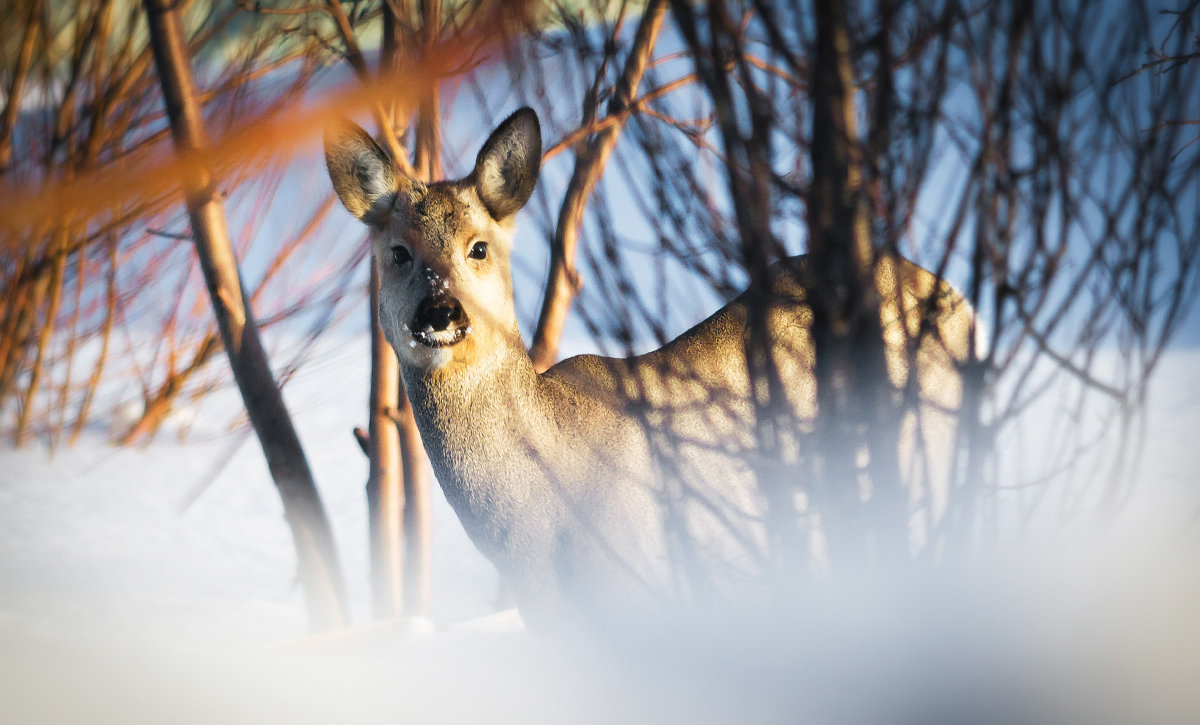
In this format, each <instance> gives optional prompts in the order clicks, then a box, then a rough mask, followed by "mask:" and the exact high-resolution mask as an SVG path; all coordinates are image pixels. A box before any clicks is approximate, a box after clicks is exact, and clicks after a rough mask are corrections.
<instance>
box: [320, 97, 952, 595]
mask: <svg viewBox="0 0 1200 725" xmlns="http://www.w3.org/2000/svg"><path fill="white" fill-rule="evenodd" d="M540 155H541V139H540V131H539V129H538V124H537V119H536V116H534V114H533V112H532V111H529V110H528V109H523V110H522V111H518V112H517V113H515V114H514V115H513V116H511V117H510V118H509V119H507V120H506V121H504V122H503V123H502V124H501V125H500V126H499V127H498V128H497V130H496V131H495V132H493V134H492V136H491V137H490V138H489V139H488V141H487V143H485V144H484V147H483V149H482V150H481V151H480V152H479V156H478V158H477V160H476V165H475V169H474V171H473V172H472V174H471V175H470V176H468V177H467V178H466V179H463V180H460V181H455V182H439V183H436V184H430V185H425V184H421V183H419V182H416V181H413V180H410V179H406V178H403V177H401V176H399V175H397V174H396V172H394V171H393V169H392V165H391V163H390V161H389V159H388V158H387V156H386V155H385V154H384V152H383V151H382V150H381V149H380V148H379V147H378V146H377V145H376V144H375V143H374V142H373V141H372V140H371V139H370V137H369V136H368V135H367V134H366V133H365V132H363V131H362V130H361V129H358V128H357V127H353V126H347V127H345V128H342V129H340V130H338V131H336V132H334V133H332V134H329V135H327V138H326V160H327V163H328V166H329V169H330V175H331V178H332V180H333V183H334V187H335V189H336V190H337V192H338V194H339V196H340V198H341V199H342V201H343V203H344V204H345V206H346V207H347V209H349V210H350V211H351V212H352V213H354V214H355V215H356V216H358V217H359V218H360V219H362V220H364V221H365V222H366V223H367V224H368V225H369V226H370V227H371V229H372V238H373V252H374V258H375V263H376V264H377V265H378V267H379V270H380V278H381V292H380V319H381V322H382V324H383V327H384V332H385V334H386V335H387V337H388V340H389V341H390V343H391V344H392V346H393V347H394V348H395V349H396V352H397V354H398V356H399V358H400V361H401V369H402V372H403V376H404V382H405V385H406V389H407V391H408V395H409V397H410V399H411V400H412V403H413V408H414V413H415V416H416V420H417V424H418V427H419V429H420V432H421V436H422V440H423V441H424V444H425V447H426V450H427V451H428V453H429V456H430V460H431V462H432V464H433V467H434V470H435V472H436V474H437V477H438V480H439V482H440V483H441V485H442V488H443V490H444V492H445V494H446V497H447V499H448V501H449V502H450V504H451V505H452V507H453V508H454V510H455V512H456V514H457V515H458V517H459V519H460V520H461V521H462V524H463V526H464V527H465V529H466V531H467V533H468V535H469V536H470V537H471V539H472V541H473V542H474V543H475V544H476V546H477V547H478V548H479V549H480V550H481V551H482V552H483V553H484V554H485V555H486V556H487V557H488V558H489V559H491V560H492V562H493V563H495V564H496V566H497V567H498V568H499V569H500V571H501V573H502V575H503V576H504V578H505V580H506V581H507V582H508V583H509V585H510V586H511V587H512V588H513V590H514V594H515V595H516V598H517V601H518V604H519V605H520V607H521V609H522V613H523V614H524V615H525V616H526V617H527V618H532V619H550V618H553V617H555V616H558V615H561V614H564V613H567V612H570V611H573V610H579V609H595V608H597V607H603V606H606V605H611V606H612V607H616V608H618V609H629V608H636V607H639V606H642V605H644V604H647V603H654V602H662V601H664V600H670V599H672V598H674V597H675V596H677V595H679V594H680V593H681V592H683V593H686V594H690V595H695V594H699V593H703V591H705V590H706V589H707V588H709V587H717V588H723V587H725V586H729V585H732V586H738V585H740V584H745V583H747V582H750V581H754V580H756V579H757V578H759V577H761V575H762V574H763V571H764V566H765V561H764V559H763V551H764V548H765V543H766V523H765V519H766V514H767V507H766V502H765V499H764V496H763V494H762V491H761V489H760V481H759V480H758V478H757V477H756V475H755V472H754V471H753V470H752V468H751V465H750V461H752V460H753V455H754V450H755V436H754V415H755V412H754V406H753V404H752V402H751V396H750V389H749V385H750V384H749V374H748V372H747V365H746V357H745V339H746V331H747V316H748V313H747V305H746V301H745V299H743V298H738V299H736V300H734V301H733V302H731V303H729V304H728V305H726V306H725V307H723V308H722V309H720V310H718V311H717V312H716V313H714V314H713V315H712V316H711V317H709V318H708V319H707V320H705V321H703V322H701V323H700V324H698V325H697V326H695V327H694V328H692V329H691V330H689V331H687V332H685V333H684V334H683V335H681V336H680V337H678V338H677V339H675V340H674V341H672V342H670V343H668V344H667V345H666V346H664V347H663V348H661V349H659V350H656V351H654V352H651V353H648V354H646V355H642V356H639V357H635V358H630V359H609V358H601V357H597V356H591V355H583V356H578V357H574V358H571V359H568V360H565V361H563V362H561V363H559V364H558V365H555V366H554V367H552V368H551V369H550V370H548V371H546V372H545V373H543V374H538V373H537V372H536V371H535V370H534V368H533V364H532V361H531V360H530V358H529V355H528V354H527V352H526V350H525V347H524V345H523V343H522V341H521V337H520V334H519V330H518V327H517V322H516V316H515V311H514V307H513V302H512V282H511V276H510V272H509V262H508V256H509V250H510V249H511V244H512V231H513V221H514V216H515V214H516V211H517V210H518V209H520V207H521V206H523V205H524V203H525V202H526V201H527V200H528V198H529V195H530V194H531V193H532V189H533V185H534V182H535V181H536V178H537V173H538V167H539V164H540ZM805 264H806V262H805V259H804V258H802V257H801V258H794V259H789V260H784V261H783V262H782V263H780V264H779V265H778V266H777V268H776V273H775V276H774V281H773V289H772V291H771V292H772V294H771V296H770V299H771V307H770V312H769V314H768V328H769V332H770V334H769V339H770V340H771V345H772V349H773V353H774V355H773V356H774V359H775V362H776V365H777V367H778V369H779V374H780V378H781V379H782V380H783V381H784V394H785V397H786V400H787V407H788V408H790V410H791V413H792V417H793V419H794V420H796V421H798V424H799V425H800V426H804V425H806V423H807V422H809V421H811V420H812V417H813V413H814V410H815V407H816V403H815V384H814V382H813V375H812V367H813V353H812V351H813V346H812V341H811V337H810V327H811V312H810V310H809V308H808V307H807V306H806V305H805V304H804V290H803V288H802V287H801V285H800V283H799V279H800V277H801V276H802V275H801V271H802V269H803V266H804V265H805ZM880 270H881V271H880V272H879V273H880V274H883V275H885V276H886V275H891V277H890V278H889V279H888V280H882V281H885V282H891V283H894V285H893V286H894V287H895V288H896V289H897V290H901V292H900V294H898V295H897V298H896V299H895V300H892V301H891V302H889V303H887V304H885V305H884V307H885V310H884V315H885V317H888V316H890V318H891V324H892V325H893V327H895V328H896V329H894V330H892V331H891V332H890V333H889V334H888V335H885V337H887V338H888V339H889V344H892V342H893V341H894V342H895V346H896V348H897V354H896V355H891V354H889V372H891V373H893V376H894V377H899V378H902V377H903V376H904V375H906V374H907V365H908V362H907V357H905V356H904V355H901V354H899V351H900V350H902V349H903V340H904V339H905V335H906V334H911V333H915V331H916V326H917V325H918V324H919V319H920V314H919V312H918V311H919V310H920V309H921V305H922V304H924V301H925V300H926V299H928V298H930V297H931V296H932V297H934V298H936V299H937V304H938V306H939V307H938V309H939V310H940V313H939V323H938V325H939V330H938V331H939V333H940V335H938V336H937V337H938V340H937V341H935V342H934V343H932V344H924V343H923V344H922V345H921V346H920V349H919V352H918V353H917V355H916V362H917V365H918V378H919V381H920V387H921V391H922V394H923V395H926V396H927V397H928V398H929V399H930V400H931V401H933V402H934V403H936V405H937V406H939V407H944V408H953V407H954V406H955V405H957V399H958V396H959V390H958V387H957V384H956V381H957V377H956V376H954V374H953V369H954V358H955V357H956V356H960V355H961V351H962V349H963V348H965V344H964V342H963V341H965V339H966V337H965V336H966V330H967V319H968V318H967V312H966V310H965V304H959V303H960V302H961V300H958V298H957V297H956V296H954V295H953V293H952V292H950V291H949V288H948V287H945V286H944V285H940V283H938V282H937V280H936V279H935V278H934V277H933V275H931V274H929V273H928V272H926V271H924V270H921V269H920V268H919V267H916V266H915V265H912V264H910V263H907V262H903V261H901V260H896V261H895V263H894V264H891V265H882V266H881V267H880ZM885 323H887V320H885ZM885 326H886V324H885ZM946 341H950V342H946ZM890 352H891V350H890V349H889V353H890Z"/></svg>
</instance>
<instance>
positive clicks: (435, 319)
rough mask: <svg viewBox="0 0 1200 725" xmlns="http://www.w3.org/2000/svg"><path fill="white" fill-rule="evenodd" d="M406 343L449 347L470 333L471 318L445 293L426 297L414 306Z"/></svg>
mask: <svg viewBox="0 0 1200 725" xmlns="http://www.w3.org/2000/svg"><path fill="white" fill-rule="evenodd" d="M409 332H410V333H411V334H412V340H411V341H410V342H409V346H410V347H416V346H417V344H418V343H419V344H421V345H424V346H426V347H433V348H438V347H450V346H452V345H457V344H458V343H460V342H462V341H463V340H465V339H466V337H467V335H469V334H470V333H471V321H470V319H469V318H468V317H467V313H466V312H465V311H464V310H463V308H462V305H461V304H460V303H459V301H458V300H457V299H455V298H454V297H451V296H450V295H447V294H437V295H433V296H431V297H428V298H426V299H425V300H424V301H423V302H421V304H420V305H418V306H417V313H416V316H415V317H413V321H412V325H411V326H410V327H409Z"/></svg>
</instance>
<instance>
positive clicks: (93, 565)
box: [0, 341, 1200, 724]
mask: <svg viewBox="0 0 1200 725" xmlns="http://www.w3.org/2000/svg"><path fill="white" fill-rule="evenodd" d="M365 347H366V344H365V341H356V342H354V343H353V344H348V345H341V346H338V347H337V349H336V350H335V351H334V352H330V353H324V354H322V355H321V356H319V357H318V358H317V359H316V360H314V361H313V363H312V364H310V365H309V366H308V367H306V368H305V369H304V372H303V373H302V374H300V375H298V376H297V377H296V378H295V379H294V380H293V381H292V382H291V383H289V386H288V388H287V397H288V400H289V405H290V406H291V408H292V410H293V412H294V413H295V415H296V417H297V421H298V424H299V427H300V432H301V435H302V437H303V438H304V441H305V444H306V449H307V451H308V453H309V456H310V457H311V462H312V465H313V468H314V470H315V473H316V476H317V480H318V481H319V482H320V483H321V485H322V487H323V488H322V495H323V497H324V499H325V502H326V506H327V507H328V509H329V513H330V516H331V519H332V521H333V525H334V530H335V531H336V532H337V533H338V535H339V541H338V543H339V546H340V552H341V556H342V558H343V562H344V565H345V568H346V572H347V576H348V580H349V584H350V586H351V591H350V596H351V601H352V606H353V607H354V612H353V613H354V615H355V616H356V618H357V620H358V621H360V622H365V621H367V619H368V616H367V611H368V607H369V598H370V597H369V592H367V591H366V585H367V581H368V576H367V551H366V533H365V532H366V523H365V511H364V510H363V509H364V502H363V495H362V483H363V481H364V480H365V477H366V461H365V459H364V458H363V457H362V455H361V453H360V452H359V451H358V449H357V447H356V445H355V443H354V441H353V439H352V437H351V436H350V434H349V431H350V429H351V427H352V426H353V425H355V424H356V423H358V422H359V421H358V417H359V416H360V414H361V410H363V408H364V406H363V405H360V404H358V401H350V402H348V401H347V399H346V398H347V396H346V388H345V385H344V384H343V382H342V381H345V380H349V379H353V378H354V376H356V375H357V374H358V373H357V370H358V367H357V366H358V365H359V362H360V361H361V360H362V359H365V358H364V355H365ZM1197 363H1200V354H1197V353H1196V352H1183V353H1176V354H1173V355H1172V357H1170V358H1168V360H1167V362H1166V364H1165V366H1164V370H1163V371H1162V374H1161V376H1160V377H1159V379H1158V381H1157V382H1156V385H1155V388H1154V391H1153V393H1152V396H1153V397H1152V403H1151V405H1152V408H1151V414H1150V416H1149V421H1148V428H1147V432H1146V440H1147V447H1146V450H1145V451H1144V465H1143V473H1142V476H1143V479H1144V484H1143V485H1141V487H1140V488H1139V497H1138V499H1137V500H1136V501H1131V502H1130V503H1128V504H1127V505H1126V507H1125V511H1124V514H1125V515H1124V516H1123V517H1122V519H1121V521H1119V522H1117V523H1115V524H1112V525H1110V526H1106V527H1103V528H1101V527H1099V526H1095V527H1093V526H1090V525H1088V526H1081V527H1078V529H1079V530H1078V531H1076V530H1072V531H1071V532H1070V533H1067V532H1066V531H1065V530H1064V529H1061V528H1059V529H1055V530H1054V531H1052V532H1047V534H1045V535H1040V534H1037V535H1029V536H1024V537H1021V538H1020V539H1019V543H1017V544H1014V545H1012V546H1010V547H1008V548H1007V549H1006V553H1005V554H1004V555H992V556H988V557H983V556H973V557H970V558H969V559H964V563H963V564H961V565H956V566H953V567H951V566H947V567H942V568H939V569H937V570H930V571H913V570H909V571H906V572H904V573H902V574H900V573H888V572H883V573H877V574H874V575H872V576H870V577H863V578H860V579H858V580H850V579H848V578H845V577H843V578H841V579H837V580H831V581H828V582H825V583H823V584H819V585H815V586H814V590H813V591H811V592H808V593H806V596H804V597H802V598H800V599H799V601H798V602H792V603H791V604H790V605H789V608H788V609H787V610H786V611H754V612H737V613H734V612H729V611H724V612H721V613H719V614H711V613H710V614H709V615H707V616H702V615H700V614H698V613H693V616H692V617H691V618H685V617H684V615H683V614H681V615H680V620H679V622H678V623H677V624H678V626H676V627H672V628H669V629H666V628H658V627H654V626H651V625H650V624H649V623H637V622H631V623H630V625H629V629H628V631H627V632H626V633H625V635H626V636H620V637H613V636H610V637H608V638H606V639H604V640H603V641H597V640H595V639H588V638H584V637H580V638H578V639H568V638H566V637H564V636H555V637H547V636H539V635H537V634H536V633H530V632H526V631H524V630H523V628H522V625H521V621H520V617H519V615H517V614H516V613H515V612H513V611H507V612H500V613H497V614H492V613H490V602H491V600H492V597H493V595H494V592H495V586H496V575H495V573H494V571H493V570H492V569H491V568H490V566H489V565H488V564H487V563H486V562H485V561H484V560H483V559H482V557H481V556H479V554H478V553H477V552H475V551H474V549H473V548H472V546H471V545H470V543H469V542H468V541H467V539H466V537H465V535H464V534H463V533H462V532H461V530H460V528H459V527H458V525H457V522H456V521H455V520H454V517H453V514H452V512H451V511H450V509H449V507H448V506H447V505H446V503H445V502H444V501H442V500H438V501H437V502H436V506H435V512H434V516H435V524H436V525H435V536H436V540H435V542H434V549H433V550H434V555H435V557H436V558H435V562H434V576H435V581H434V602H433V611H434V612H435V613H436V615H437V619H435V620H433V621H428V620H405V621H395V622H383V623H378V624H373V625H365V626H360V627H358V628H356V629H353V630H350V631H346V632H338V633H332V634H324V635H313V636H304V634H303V632H304V627H305V622H304V612H303V604H302V599H301V596H300V593H299V592H298V591H297V589H296V587H295V582H294V575H295V573H294V566H295V564H294V554H293V553H292V550H291V541H290V536H289V533H288V531H287V528H286V525H285V524H284V522H283V520H282V517H281V513H280V505H279V502H278V497H277V495H276V494H275V492H274V491H273V489H272V487H271V484H270V479H269V476H268V474H267V471H266V468H265V465H264V464H263V462H262V461H261V457H260V456H259V455H258V452H257V450H256V447H255V446H254V445H253V443H252V441H251V442H250V444H247V445H243V444H241V443H239V441H241V440H243V438H242V437H241V434H234V435H232V436H230V435H227V434H223V433H221V430H222V428H223V426H224V425H225V424H226V423H227V422H228V420H229V419H230V417H231V411H232V410H235V409H236V399H235V398H233V397H230V399H228V400H226V401H224V402H220V401H215V402H211V403H209V402H206V403H205V407H203V408H202V409H200V410H198V411H196V412H195V417H194V419H193V420H189V421H187V424H188V425H190V426H191V428H192V442H190V443H188V444H186V445H183V444H179V443H174V442H172V443H160V444H156V445H155V446H153V447H151V448H146V449H141V450H115V449H112V448H110V447H108V446H107V444H106V443H105V442H104V440H105V439H104V437H103V435H101V433H100V432H97V433H95V435H94V437H92V438H90V439H88V440H86V441H85V442H83V443H81V444H80V445H79V446H77V447H76V448H74V449H71V450H66V451H60V452H59V453H58V454H57V455H56V457H55V458H53V459H48V458H47V457H46V454H45V452H44V451H36V450H31V451H18V452H12V451H6V452H4V453H2V454H0V722H5V723H60V722H89V723H141V722H146V723H161V722H172V723H177V722H182V723H191V722H195V723H214V722H221V723H243V722H245V723H263V722H289V723H323V722H353V723H375V722H401V721H402V722H489V723H490V722H597V723H607V722H648V723H649V722H684V721H696V722H756V723H757V722H789V723H791V722H814V723H841V722H846V723H850V722H853V723H868V724H870V723H942V722H945V723H956V722H972V723H1024V722H1029V723H1035V722H1038V723H1040V722H1045V723H1060V722H1061V723H1110V722H1111V723H1133V722H1136V723H1184V722H1195V721H1196V717H1197V713H1200V688H1196V687H1195V683H1196V682H1197V681H1200V654H1198V653H1200V620H1198V618H1197V617H1196V614H1195V613H1196V612H1198V611H1200V566H1197V564H1198V563H1200V558H1198V556H1197V555H1198V554H1200V546H1197V545H1198V544H1200V541H1198V538H1200V532H1197V526H1196V525H1195V524H1194V521H1195V516H1196V512H1197V510H1198V509H1197V502H1198V500H1200V495H1198V492H1197V487H1196V485H1195V483H1196V473H1195V471H1196V470H1197V466H1198V465H1200V461H1198V460H1197V459H1198V457H1200V453H1198V452H1197V450H1196V448H1195V446H1194V445H1193V444H1192V443H1191V436H1190V431H1191V430H1192V428H1193V424H1194V422H1195V420H1196V416H1197V413H1198V412H1200V382H1198V381H1196V380H1195V379H1194V376H1193V375H1192V373H1191V372H1190V371H1192V370H1195V369H1196V365H1197ZM331 381H332V382H333V383H334V384H331ZM363 395H364V396H365V391H364V393H363ZM231 396H232V394H231ZM223 406H224V407H223ZM163 439H164V440H167V439H169V436H164V437H163Z"/></svg>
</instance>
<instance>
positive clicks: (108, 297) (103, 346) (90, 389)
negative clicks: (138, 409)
mask: <svg viewBox="0 0 1200 725" xmlns="http://www.w3.org/2000/svg"><path fill="white" fill-rule="evenodd" d="M118 248H119V243H118V241H117V237H116V235H115V234H113V235H110V236H109V239H108V279H107V289H106V290H105V307H106V310H105V313H104V324H103V325H102V326H101V329H100V354H99V356H98V357H97V359H96V365H95V367H93V368H92V374H91V377H89V378H88V382H87V387H86V388H85V389H84V391H83V400H82V401H80V403H79V412H78V413H77V414H76V416H75V424H74V425H73V426H72V427H71V436H70V437H69V438H68V439H67V445H69V446H73V445H75V442H76V441H78V440H79V434H80V433H82V432H83V426H85V425H86V424H87V419H88V415H89V413H90V412H91V408H92V399H93V398H94V397H95V395H96V388H98V387H99V386H100V377H101V375H102V374H103V372H104V364H105V362H106V361H107V360H108V345H109V342H110V340H111V339H112V329H113V323H114V322H115V321H116V318H117V303H118V300H119V297H118V295H117V250H118ZM79 253H80V254H83V252H79Z"/></svg>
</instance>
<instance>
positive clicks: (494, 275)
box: [325, 108, 542, 372]
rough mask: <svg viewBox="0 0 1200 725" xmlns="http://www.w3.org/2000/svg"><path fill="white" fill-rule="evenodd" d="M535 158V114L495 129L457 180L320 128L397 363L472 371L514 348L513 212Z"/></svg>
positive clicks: (364, 137) (360, 137) (344, 130)
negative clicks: (356, 224)
mask: <svg viewBox="0 0 1200 725" xmlns="http://www.w3.org/2000/svg"><path fill="white" fill-rule="evenodd" d="M541 158H542V137H541V129H540V127H539V125H538V120H537V116H536V115H535V114H534V112H533V110H531V109H529V108H522V109H521V110H519V111H517V112H516V113H514V114H512V115H511V116H509V117H508V118H507V119H505V120H504V122H503V123H501V124H500V125H499V126H498V127H497V128H496V130H495V131H493V132H492V134H491V136H490V137H488V139H487V141H486V142H485V143H484V144H483V147H482V148H481V149H480V151H479V155H478V156H477V157H476V159H475V168H474V169H473V170H472V171H471V173H470V175H468V176H467V177H466V178H463V179H460V180H458V181H441V182H437V183H432V184H426V183H423V182H421V181H418V180H416V179H412V178H409V177H408V176H406V175H404V174H403V173H401V172H400V171H398V170H397V169H396V168H395V166H394V165H393V163H392V160H391V159H390V158H389V157H388V155H387V154H386V153H385V152H384V151H383V149H382V148H380V147H379V145H378V144H377V143H375V141H374V140H373V139H372V138H371V137H370V136H369V135H368V134H367V132H366V131H364V130H363V129H361V128H359V127H358V126H355V125H354V124H352V123H349V122H343V123H342V124H340V125H338V126H337V127H335V128H332V129H330V130H328V131H327V133H326V136H325V163H326V164H327V166H328V167H329V175H330V178H331V179H332V180H333V187H334V189H335V190H336V191H337V195H338V197H339V198H340V199H341V200H342V204H344V205H345V207H346V209H347V210H349V211H350V213H351V214H353V215H355V216H356V217H358V218H359V219H360V220H362V221H363V222H364V223H366V224H367V226H368V227H369V229H370V230H371V247H372V254H373V257H374V260H375V265H376V267H377V269H378V270H379V279H380V298H379V299H380V303H379V307H380V310H379V311H380V321H381V324H382V326H383V331H384V334H385V335H386V336H387V339H388V341H389V342H390V343H391V344H392V347H393V348H395V350H396V354H397V355H398V356H399V358H400V361H401V364H402V365H405V366H408V367H410V368H417V369H420V370H423V371H426V372H433V371H446V370H450V369H453V368H456V367H459V366H473V365H476V364H479V363H481V362H484V361H486V360H487V359H488V358H489V357H494V355H493V353H494V351H495V350H497V349H499V348H498V346H505V347H511V346H513V345H517V346H520V344H521V343H520V333H519V331H518V328H517V321H516V313H515V311H514V307H513V298H512V275H511V271H510V262H509V258H510V252H511V250H512V237H513V228H514V222H515V217H516V213H517V211H518V210H520V209H521V207H523V206H524V205H525V202H527V201H528V200H529V197H530V195H531V194H532V193H533V187H534V184H535V183H536V182H537V177H538V170H539V168H540V165H541Z"/></svg>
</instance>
